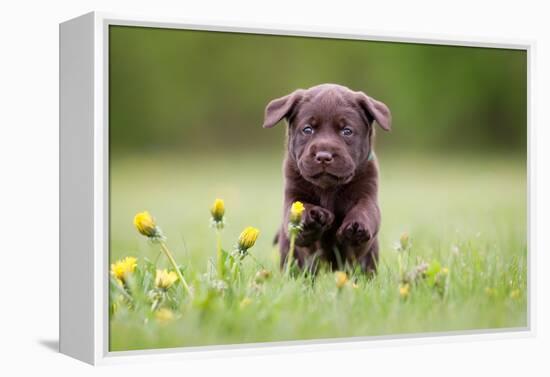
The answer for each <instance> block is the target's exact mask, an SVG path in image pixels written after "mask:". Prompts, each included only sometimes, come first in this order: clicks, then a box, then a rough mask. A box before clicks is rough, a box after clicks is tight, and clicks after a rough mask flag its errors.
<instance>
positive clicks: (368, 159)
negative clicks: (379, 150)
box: [367, 150, 376, 161]
mask: <svg viewBox="0 0 550 377" xmlns="http://www.w3.org/2000/svg"><path fill="white" fill-rule="evenodd" d="M375 159H376V155H375V154H374V151H372V150H371V151H370V152H369V157H368V158H367V161H374V160H375Z"/></svg>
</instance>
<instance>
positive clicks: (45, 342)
mask: <svg viewBox="0 0 550 377" xmlns="http://www.w3.org/2000/svg"><path fill="white" fill-rule="evenodd" d="M38 343H39V344H40V345H41V346H42V347H44V348H47V349H49V350H50V351H52V352H59V340H57V339H41V340H39V341H38Z"/></svg>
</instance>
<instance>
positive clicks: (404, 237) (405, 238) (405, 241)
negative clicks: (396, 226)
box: [399, 232, 409, 250]
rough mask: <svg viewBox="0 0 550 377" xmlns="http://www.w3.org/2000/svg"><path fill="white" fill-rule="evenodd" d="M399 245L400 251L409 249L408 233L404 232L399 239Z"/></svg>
mask: <svg viewBox="0 0 550 377" xmlns="http://www.w3.org/2000/svg"><path fill="white" fill-rule="evenodd" d="M399 245H400V246H401V250H407V248H408V247H409V233H407V232H405V233H403V234H402V235H401V237H399Z"/></svg>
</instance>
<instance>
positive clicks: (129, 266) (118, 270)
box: [111, 257, 137, 283]
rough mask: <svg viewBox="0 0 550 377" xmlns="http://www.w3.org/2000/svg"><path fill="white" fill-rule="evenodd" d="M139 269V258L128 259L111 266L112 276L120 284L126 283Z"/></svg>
mask: <svg viewBox="0 0 550 377" xmlns="http://www.w3.org/2000/svg"><path fill="white" fill-rule="evenodd" d="M136 267H137V258H134V257H126V258H124V259H122V260H119V261H116V262H115V263H113V264H111V275H112V276H113V277H114V278H115V279H116V280H117V281H118V282H119V283H124V282H126V279H127V278H128V276H129V275H130V274H132V273H133V272H134V271H135V269H136Z"/></svg>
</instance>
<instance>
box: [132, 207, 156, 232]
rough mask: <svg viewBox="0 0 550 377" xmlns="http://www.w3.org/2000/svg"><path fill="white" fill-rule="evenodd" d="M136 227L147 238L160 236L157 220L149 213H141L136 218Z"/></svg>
mask: <svg viewBox="0 0 550 377" xmlns="http://www.w3.org/2000/svg"><path fill="white" fill-rule="evenodd" d="M134 226H135V227H136V229H137V230H138V232H140V233H141V234H143V235H144V236H146V237H149V238H157V237H159V236H160V234H161V233H160V229H159V228H158V227H157V224H155V220H154V219H153V217H152V216H151V214H150V213H149V212H147V211H144V212H140V213H138V214H137V215H136V216H134Z"/></svg>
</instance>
